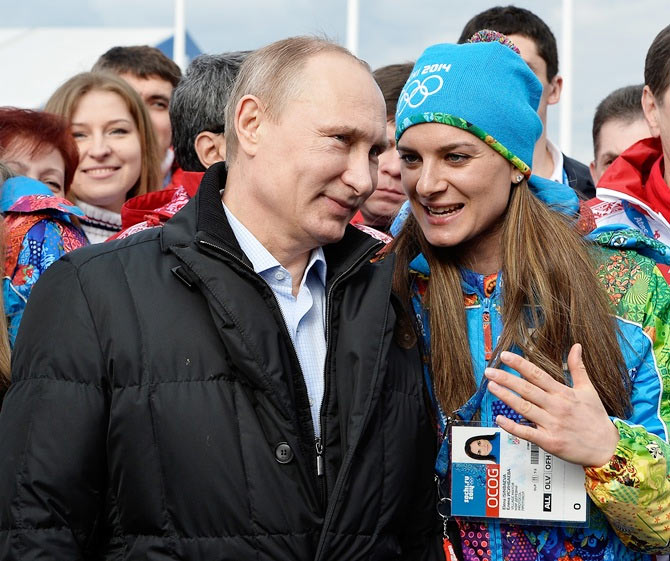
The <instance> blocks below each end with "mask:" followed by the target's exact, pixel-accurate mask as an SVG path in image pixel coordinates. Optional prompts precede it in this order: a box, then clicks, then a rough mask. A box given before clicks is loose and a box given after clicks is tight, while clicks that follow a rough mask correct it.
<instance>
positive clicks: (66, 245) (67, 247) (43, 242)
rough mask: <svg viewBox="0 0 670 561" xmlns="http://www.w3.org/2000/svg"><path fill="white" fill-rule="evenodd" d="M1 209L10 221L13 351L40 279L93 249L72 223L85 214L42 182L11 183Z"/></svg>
mask: <svg viewBox="0 0 670 561" xmlns="http://www.w3.org/2000/svg"><path fill="white" fill-rule="evenodd" d="M0 210H1V211H2V213H3V215H4V217H5V219H4V220H5V263H4V275H3V282H2V291H3V298H4V307H5V315H6V316H7V327H8V330H9V341H10V344H11V346H12V347H13V346H14V341H15V340H16V334H17V333H18V330H19V324H20V323H21V318H22V317H23V311H24V309H25V307H26V303H27V301H28V296H29V295H30V291H31V290H32V288H33V286H35V283H36V282H37V280H38V279H39V278H40V276H41V275H42V273H44V271H45V270H46V269H47V267H49V266H50V265H51V264H52V263H53V262H54V261H56V260H57V259H59V258H60V257H62V256H63V255H65V254H66V253H68V252H70V251H73V250H75V249H78V248H80V247H83V246H85V245H88V240H87V239H86V236H85V235H84V234H83V232H82V231H81V230H79V228H77V227H76V226H74V224H73V223H72V221H71V219H70V217H72V216H74V217H80V216H83V213H82V211H81V210H80V209H79V208H78V207H76V206H75V205H73V204H72V203H71V202H70V201H67V200H65V199H62V198H60V197H55V196H53V195H52V194H51V191H50V190H49V188H48V187H46V186H45V185H43V184H41V183H39V182H38V181H35V180H30V179H28V178H26V177H14V178H11V179H8V180H7V181H6V182H5V184H4V185H3V194H2V200H0Z"/></svg>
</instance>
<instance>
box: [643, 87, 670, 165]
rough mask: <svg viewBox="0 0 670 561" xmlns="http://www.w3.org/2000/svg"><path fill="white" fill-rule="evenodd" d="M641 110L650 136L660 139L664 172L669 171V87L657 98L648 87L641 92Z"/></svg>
mask: <svg viewBox="0 0 670 561" xmlns="http://www.w3.org/2000/svg"><path fill="white" fill-rule="evenodd" d="M642 110H643V111H644V117H645V119H646V120H647V124H648V125H649V132H651V136H653V137H656V138H660V139H661V144H662V146H663V156H664V158H665V170H666V172H665V173H666V174H668V170H670V87H668V88H666V90H665V92H663V93H662V94H661V93H659V94H658V95H657V96H655V95H654V94H652V93H651V90H650V89H649V86H645V87H644V90H643V92H642Z"/></svg>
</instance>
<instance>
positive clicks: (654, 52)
mask: <svg viewBox="0 0 670 561" xmlns="http://www.w3.org/2000/svg"><path fill="white" fill-rule="evenodd" d="M644 83H645V84H646V85H647V86H649V89H650V90H651V93H653V94H654V97H655V98H656V99H657V100H659V101H660V100H661V97H662V96H663V95H664V94H665V90H667V89H668V86H669V85H670V25H668V26H667V27H664V28H663V29H662V30H661V31H660V33H659V34H658V35H656V37H655V38H654V40H653V41H652V42H651V46H650V47H649V50H648V51H647V58H646V59H645V61H644Z"/></svg>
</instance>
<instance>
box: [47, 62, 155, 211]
mask: <svg viewBox="0 0 670 561" xmlns="http://www.w3.org/2000/svg"><path fill="white" fill-rule="evenodd" d="M92 91H104V92H111V93H115V94H116V95H118V96H119V97H120V98H121V99H122V100H123V102H124V103H125V104H126V107H127V108H128V111H129V112H130V115H131V116H132V118H133V121H134V122H135V126H136V127H137V132H138V136H139V139H140V148H141V152H142V169H141V171H140V177H139V178H138V180H137V182H136V183H135V185H133V188H132V189H131V190H130V191H128V193H127V194H126V200H128V199H130V198H132V197H135V196H137V195H144V194H145V193H148V192H150V191H158V190H159V189H160V188H161V187H162V183H161V176H162V174H161V156H160V155H159V153H158V142H157V141H156V136H155V134H154V130H153V126H152V124H151V120H150V118H149V114H148V112H147V110H146V109H145V107H144V104H143V103H142V99H141V98H140V96H139V95H138V94H137V92H136V91H135V90H133V88H131V87H130V86H129V85H128V84H127V83H126V82H124V81H123V80H122V79H121V78H119V77H118V76H115V75H114V74H109V73H105V72H82V73H81V74H77V75H76V76H73V77H72V78H70V79H69V80H68V81H67V82H65V83H64V84H63V85H62V86H60V87H59V88H58V89H57V90H56V91H55V92H54V93H53V95H52V96H51V97H50V98H49V100H48V101H47V103H46V105H45V107H44V109H45V111H48V112H50V113H54V114H56V115H61V116H63V117H65V118H66V119H67V120H68V123H71V122H72V116H73V115H74V113H75V111H76V110H77V105H79V101H80V100H81V98H82V97H84V95H86V94H87V93H89V92H92Z"/></svg>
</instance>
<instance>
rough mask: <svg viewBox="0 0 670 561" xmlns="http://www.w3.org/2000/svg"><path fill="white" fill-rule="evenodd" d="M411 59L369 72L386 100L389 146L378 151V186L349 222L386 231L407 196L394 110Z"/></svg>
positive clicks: (407, 74)
mask: <svg viewBox="0 0 670 561" xmlns="http://www.w3.org/2000/svg"><path fill="white" fill-rule="evenodd" d="M413 67H414V63H410V62H408V63H404V64H390V65H388V66H382V67H381V68H378V69H377V70H375V71H374V72H373V73H372V75H373V76H374V78H375V81H376V82H377V85H379V89H380V90H381V91H382V94H383V95H384V101H385V102H386V136H387V138H388V142H389V144H388V146H387V148H386V150H384V152H382V153H381V154H380V155H379V168H378V176H379V179H378V183H377V189H376V190H375V192H374V193H372V195H370V197H369V198H368V200H367V201H365V202H364V203H363V206H362V207H361V210H359V211H358V213H356V215H355V216H354V218H353V220H352V224H357V225H358V224H363V225H365V226H370V227H371V228H375V229H377V230H380V231H382V232H384V233H388V230H389V227H390V226H391V222H393V218H394V217H395V215H396V214H397V212H398V210H399V209H400V207H401V206H402V204H403V203H404V202H405V201H406V200H407V196H406V195H405V192H404V191H403V188H402V184H401V182H400V156H399V155H398V151H397V150H396V147H395V110H396V106H397V104H398V98H399V97H400V93H401V92H402V88H403V86H404V85H405V82H407V78H409V75H410V73H411V72H412V68H413Z"/></svg>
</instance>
